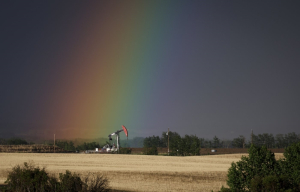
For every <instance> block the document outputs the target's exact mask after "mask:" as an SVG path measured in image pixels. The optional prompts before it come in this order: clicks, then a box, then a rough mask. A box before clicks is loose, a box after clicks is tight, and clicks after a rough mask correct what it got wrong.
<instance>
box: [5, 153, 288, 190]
mask: <svg viewBox="0 0 300 192" xmlns="http://www.w3.org/2000/svg"><path fill="white" fill-rule="evenodd" d="M242 155H247V154H230V155H209V156H191V157H172V156H170V157H169V156H146V155H116V154H62V153H56V154H53V153H0V183H4V181H5V180H6V176H7V171H8V170H11V168H12V167H13V166H15V165H17V164H23V163H24V162H29V161H33V162H34V163H35V165H38V166H40V167H46V170H47V171H48V172H50V173H53V174H57V175H58V173H62V172H65V170H70V171H72V172H76V173H80V174H83V175H85V174H87V173H89V172H92V173H101V174H103V175H105V176H106V177H108V179H109V181H110V187H111V188H112V189H118V190H126V191H211V190H214V191H217V190H219V189H220V188H221V186H222V185H224V186H226V175H227V171H228V168H229V167H230V165H231V162H236V161H239V160H240V158H241V156H242ZM282 157H283V155H282V154H276V158H282Z"/></svg>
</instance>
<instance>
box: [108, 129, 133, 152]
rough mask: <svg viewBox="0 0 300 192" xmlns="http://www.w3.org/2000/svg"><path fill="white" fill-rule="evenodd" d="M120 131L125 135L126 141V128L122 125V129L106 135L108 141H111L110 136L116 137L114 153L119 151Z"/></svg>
mask: <svg viewBox="0 0 300 192" xmlns="http://www.w3.org/2000/svg"><path fill="white" fill-rule="evenodd" d="M122 131H124V133H125V135H126V137H127V139H128V130H127V129H126V127H125V126H124V125H122V129H120V130H118V131H116V132H114V133H111V134H109V135H108V138H109V140H110V141H111V140H112V138H111V137H112V136H114V135H115V136H116V137H117V149H116V151H119V149H120V135H119V134H120V133H121V132H122ZM110 151H112V149H110Z"/></svg>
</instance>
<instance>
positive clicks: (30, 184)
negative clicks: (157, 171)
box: [1, 162, 110, 192]
mask: <svg viewBox="0 0 300 192" xmlns="http://www.w3.org/2000/svg"><path fill="white" fill-rule="evenodd" d="M5 183H6V184H7V186H6V187H4V189H1V190H3V191H6V192H10V191H16V192H23V191H32V192H52V191H53V192H73V191H82V192H107V191H109V190H110V189H109V187H108V180H107V179H106V178H105V177H103V176H101V175H95V174H92V175H91V174H88V176H86V177H83V180H82V179H81V176H80V175H79V174H76V173H71V172H70V171H68V170H67V171H66V173H65V174H62V173H60V174H59V178H56V177H54V176H51V175H49V174H48V173H47V172H46V170H45V168H42V169H41V168H39V167H35V166H34V165H33V163H26V162H25V163H24V165H23V166H20V165H16V166H15V167H13V169H12V171H10V172H9V173H8V177H7V180H6V181H5Z"/></svg>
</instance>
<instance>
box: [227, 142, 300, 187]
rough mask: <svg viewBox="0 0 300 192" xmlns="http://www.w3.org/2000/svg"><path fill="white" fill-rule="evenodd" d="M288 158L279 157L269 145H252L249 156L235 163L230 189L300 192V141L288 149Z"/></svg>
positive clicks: (230, 173)
mask: <svg viewBox="0 0 300 192" xmlns="http://www.w3.org/2000/svg"><path fill="white" fill-rule="evenodd" d="M284 157H285V158H284V159H280V160H276V159H275V155H274V153H272V152H271V151H269V150H267V148H266V147H265V146H263V147H258V146H254V145H251V147H250V149H249V157H246V156H243V157H242V158H241V161H238V162H236V163H232V164H231V168H230V169H229V171H228V175H227V176H228V180H227V185H228V186H229V188H224V187H222V189H221V192H227V191H228V192H229V191H240V192H244V191H245V192H246V191H266V192H267V191H278V192H280V191H285V192H292V191H300V142H298V143H294V144H291V145H290V146H289V147H287V148H286V149H285V152H284Z"/></svg>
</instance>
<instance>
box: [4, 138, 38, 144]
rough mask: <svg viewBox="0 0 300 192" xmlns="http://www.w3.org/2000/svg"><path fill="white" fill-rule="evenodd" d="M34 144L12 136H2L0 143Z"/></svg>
mask: <svg viewBox="0 0 300 192" xmlns="http://www.w3.org/2000/svg"><path fill="white" fill-rule="evenodd" d="M30 144H34V143H32V142H27V141H26V140H24V139H21V138H15V137H14V138H10V139H2V138H0V145H30Z"/></svg>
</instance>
